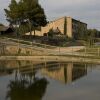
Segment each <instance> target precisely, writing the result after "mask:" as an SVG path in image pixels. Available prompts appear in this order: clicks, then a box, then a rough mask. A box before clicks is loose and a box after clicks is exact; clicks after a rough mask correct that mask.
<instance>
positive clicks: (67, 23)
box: [26, 17, 87, 38]
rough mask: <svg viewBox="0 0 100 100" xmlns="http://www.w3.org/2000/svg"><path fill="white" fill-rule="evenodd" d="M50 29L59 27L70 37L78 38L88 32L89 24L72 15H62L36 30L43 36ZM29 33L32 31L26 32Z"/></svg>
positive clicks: (62, 32) (37, 33)
mask: <svg viewBox="0 0 100 100" xmlns="http://www.w3.org/2000/svg"><path fill="white" fill-rule="evenodd" d="M50 29H53V30H55V29H59V30H60V32H61V34H63V35H66V36H68V37H69V38H77V36H78V35H79V34H81V35H83V34H85V33H86V31H87V24H86V23H83V22H80V21H78V20H75V19H73V18H71V17H62V18H59V19H57V20H54V21H51V22H49V23H48V24H47V25H46V26H45V27H41V31H36V35H38V36H43V35H44V33H48V32H49V30H50ZM29 34H30V33H26V35H29ZM32 34H34V32H32Z"/></svg>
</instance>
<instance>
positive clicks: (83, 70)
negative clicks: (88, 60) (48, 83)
mask: <svg viewBox="0 0 100 100" xmlns="http://www.w3.org/2000/svg"><path fill="white" fill-rule="evenodd" d="M41 72H42V74H44V75H47V76H49V77H50V78H53V79H56V80H59V81H61V82H63V83H70V82H72V81H74V80H76V79H78V78H80V77H82V76H84V75H86V74H87V66H86V65H84V64H82V65H81V64H72V63H68V64H61V66H60V68H59V69H54V70H49V68H45V69H42V70H41Z"/></svg>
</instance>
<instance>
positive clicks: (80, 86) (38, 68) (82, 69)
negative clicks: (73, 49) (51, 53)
mask: <svg viewBox="0 0 100 100" xmlns="http://www.w3.org/2000/svg"><path fill="white" fill-rule="evenodd" d="M0 100H100V65H96V64H95V65H93V64H83V63H59V62H48V63H47V62H45V63H41V62H32V61H0Z"/></svg>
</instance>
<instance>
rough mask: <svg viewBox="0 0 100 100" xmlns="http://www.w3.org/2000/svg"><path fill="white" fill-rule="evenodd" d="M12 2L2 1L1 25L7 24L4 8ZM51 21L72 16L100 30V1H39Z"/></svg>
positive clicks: (0, 8) (0, 9) (0, 6)
mask: <svg viewBox="0 0 100 100" xmlns="http://www.w3.org/2000/svg"><path fill="white" fill-rule="evenodd" d="M9 3H10V0H0V23H7V22H6V17H5V13H4V10H3V9H4V8H7V7H8V5H9ZM39 3H40V4H41V6H42V8H44V10H45V13H46V16H47V19H48V20H49V21H51V20H54V19H57V18H60V17H63V16H70V17H72V18H75V19H77V20H80V21H83V22H85V23H87V24H88V28H96V29H98V30H100V0H39Z"/></svg>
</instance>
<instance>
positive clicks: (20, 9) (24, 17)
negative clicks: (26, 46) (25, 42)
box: [5, 0, 47, 35]
mask: <svg viewBox="0 0 100 100" xmlns="http://www.w3.org/2000/svg"><path fill="white" fill-rule="evenodd" d="M5 13H6V16H7V19H9V20H10V22H15V23H17V24H21V23H22V22H24V21H26V22H27V23H29V28H30V35H31V34H32V26H33V27H35V26H45V25H46V24H47V21H46V16H45V13H44V9H43V8H42V7H41V5H40V4H39V3H38V0H20V1H19V2H16V0H11V4H10V5H9V8H8V9H5ZM33 30H34V34H35V28H33Z"/></svg>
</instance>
